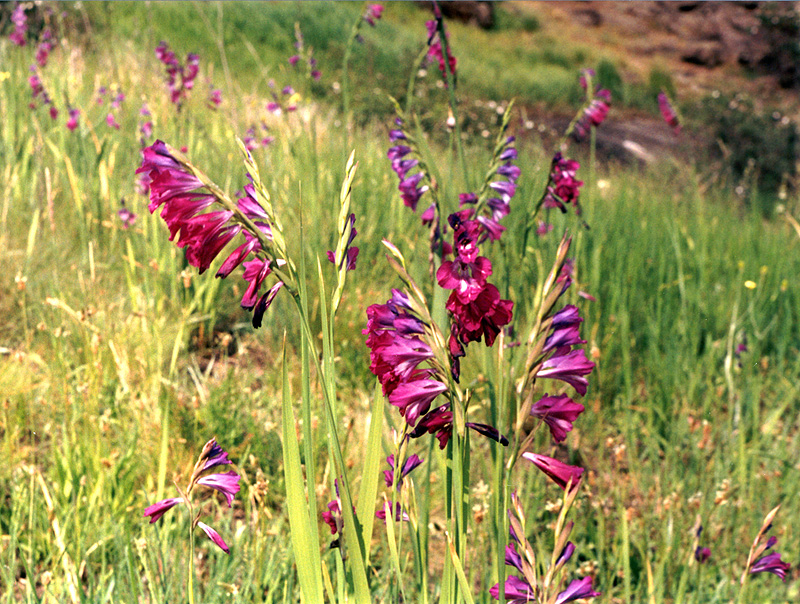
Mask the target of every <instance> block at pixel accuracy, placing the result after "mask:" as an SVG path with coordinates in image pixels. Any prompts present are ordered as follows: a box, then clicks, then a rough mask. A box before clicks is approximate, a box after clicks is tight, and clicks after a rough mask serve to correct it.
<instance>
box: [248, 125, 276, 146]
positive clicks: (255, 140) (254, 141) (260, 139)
mask: <svg viewBox="0 0 800 604" xmlns="http://www.w3.org/2000/svg"><path fill="white" fill-rule="evenodd" d="M261 129H262V130H263V131H265V132H267V131H268V129H267V125H266V124H265V123H263V122H262V123H261ZM274 141H275V137H274V136H259V134H258V133H257V132H256V127H255V126H251V127H250V128H248V129H247V132H245V135H244V138H243V139H242V142H244V146H245V148H246V149H247V150H248V151H255V150H256V149H258V148H259V147H269V146H270V145H271V144H272V143H273V142H274Z"/></svg>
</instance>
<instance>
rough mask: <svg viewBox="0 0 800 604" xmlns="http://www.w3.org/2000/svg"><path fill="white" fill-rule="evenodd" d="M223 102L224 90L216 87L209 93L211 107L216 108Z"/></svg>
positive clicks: (209, 105)
mask: <svg viewBox="0 0 800 604" xmlns="http://www.w3.org/2000/svg"><path fill="white" fill-rule="evenodd" d="M221 104H222V91H221V90H220V89H219V88H214V89H213V90H212V91H211V92H209V93H208V103H207V105H208V107H209V109H216V108H217V107H219V106H220V105H221Z"/></svg>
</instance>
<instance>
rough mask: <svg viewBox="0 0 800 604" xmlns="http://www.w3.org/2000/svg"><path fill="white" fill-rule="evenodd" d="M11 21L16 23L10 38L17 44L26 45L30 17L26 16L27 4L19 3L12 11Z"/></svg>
mask: <svg viewBox="0 0 800 604" xmlns="http://www.w3.org/2000/svg"><path fill="white" fill-rule="evenodd" d="M11 22H12V23H13V24H14V31H12V32H11V35H9V36H8V37H9V39H10V40H11V41H12V42H13V43H14V44H16V45H17V46H25V45H26V44H27V41H26V40H25V34H26V33H28V23H27V22H28V17H26V16H25V6H24V5H23V4H22V3H18V4H17V5H16V6H15V7H14V12H12V13H11Z"/></svg>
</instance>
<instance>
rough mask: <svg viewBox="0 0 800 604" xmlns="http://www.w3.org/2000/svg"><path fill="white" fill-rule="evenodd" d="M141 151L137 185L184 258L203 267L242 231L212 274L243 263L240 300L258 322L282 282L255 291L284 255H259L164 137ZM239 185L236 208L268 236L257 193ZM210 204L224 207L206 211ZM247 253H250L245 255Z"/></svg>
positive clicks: (250, 239)
mask: <svg viewBox="0 0 800 604" xmlns="http://www.w3.org/2000/svg"><path fill="white" fill-rule="evenodd" d="M142 155H143V161H142V165H141V167H140V168H139V169H138V170H136V173H137V174H141V175H142V177H143V178H142V182H141V186H142V187H145V186H146V187H148V188H149V190H150V204H149V205H148V209H149V210H150V213H154V212H155V211H156V210H157V209H158V208H162V210H161V217H162V218H163V219H164V221H165V222H166V223H167V227H168V228H169V232H170V241H172V240H174V239H175V237H176V236H177V237H178V240H177V241H176V245H177V246H178V247H180V248H186V259H187V261H188V262H189V264H191V265H192V266H195V267H197V268H198V269H200V272H201V273H203V272H204V271H205V270H207V269H208V268H209V266H210V265H211V262H212V261H213V260H214V259H215V258H216V257H217V256H218V255H219V253H220V252H221V251H222V250H223V248H225V246H226V245H227V244H228V243H230V242H231V241H232V240H233V239H234V238H235V237H236V236H237V235H239V234H242V235H243V236H244V239H245V242H244V243H242V244H241V245H240V246H239V247H238V248H236V249H235V250H234V251H233V252H232V253H231V254H230V255H229V256H228V257H227V259H226V260H225V261H224V262H223V263H222V266H220V268H219V270H218V271H217V274H216V276H217V277H219V278H225V277H227V276H228V275H230V273H231V272H233V270H234V269H236V268H237V267H238V266H240V265H244V279H245V280H246V281H247V282H248V286H247V289H246V290H245V293H244V296H243V297H242V303H241V305H242V308H245V309H247V310H253V326H254V327H256V328H257V327H260V326H261V321H262V318H263V316H264V313H265V312H266V310H267V308H269V306H270V304H271V303H272V301H273V300H274V299H275V296H276V295H277V293H278V292H279V291H280V289H281V287H283V281H280V280H279V281H277V282H276V283H275V285H273V286H272V287H271V288H270V289H269V290H268V291H267V292H266V293H265V294H263V295H259V294H260V289H261V286H262V285H263V284H264V282H265V280H266V278H267V276H268V275H270V274H271V273H272V271H273V269H274V268H275V267H280V266H284V265H285V264H286V263H285V261H284V260H280V259H279V260H275V261H274V263H273V262H271V261H270V260H269V259H268V258H264V257H263V255H262V254H261V252H263V249H262V247H261V244H260V242H259V240H258V238H257V237H256V235H255V234H254V233H251V232H249V231H247V230H246V229H244V228H243V226H242V223H241V222H240V221H239V220H238V219H235V218H234V215H235V212H233V211H232V210H230V209H227V207H225V205H224V204H222V203H221V201H220V200H219V199H218V198H217V196H216V194H215V193H213V192H212V191H211V190H210V189H209V188H208V187H207V186H206V185H205V184H204V183H203V182H202V181H201V180H200V179H199V178H198V177H197V176H196V174H195V173H194V172H193V171H192V170H190V169H189V167H188V166H187V165H186V164H185V163H183V160H181V161H179V160H178V159H177V158H176V156H175V153H174V152H173V151H172V149H171V148H170V147H169V146H168V145H166V143H164V142H162V141H160V140H159V141H156V142H155V143H154V144H153V145H151V146H149V147H146V148H145V149H143V151H142ZM244 189H245V194H244V196H243V197H242V198H240V199H239V200H238V201H237V203H236V206H237V208H238V210H239V211H240V212H241V214H243V215H244V216H245V217H247V218H248V219H249V220H250V221H251V222H252V223H253V224H254V225H255V227H256V228H258V229H259V231H260V232H261V234H262V235H263V236H264V237H265V238H266V239H267V240H268V241H271V240H272V229H271V226H270V224H269V221H268V217H267V213H266V211H265V210H264V208H263V207H262V206H261V204H260V203H259V202H258V200H257V199H256V193H255V188H254V186H253V184H252V183H248V184H247V185H245V187H244ZM215 204H217V205H222V206H223V207H225V209H222V210H216V211H208V212H207V211H206V210H209V209H210V208H211V206H213V205H215ZM251 255H252V256H253V257H252V259H251V260H247V259H248V257H250V256H251Z"/></svg>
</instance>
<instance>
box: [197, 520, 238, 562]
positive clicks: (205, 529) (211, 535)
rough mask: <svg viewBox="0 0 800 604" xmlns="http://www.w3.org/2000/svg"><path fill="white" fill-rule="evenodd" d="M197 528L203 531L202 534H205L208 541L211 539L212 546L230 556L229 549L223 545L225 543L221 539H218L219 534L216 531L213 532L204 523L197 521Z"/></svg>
mask: <svg viewBox="0 0 800 604" xmlns="http://www.w3.org/2000/svg"><path fill="white" fill-rule="evenodd" d="M197 526H199V527H200V528H201V529H203V532H204V533H205V534H206V536H207V537H208V538H209V539H211V541H213V542H214V545H216V546H218V547H219V548H220V549H221V550H222V551H223V552H225V553H226V554H230V553H231V550H230V548H229V547H228V545H227V544H226V543H225V541H224V540H223V539H222V537H220V535H219V533H218V532H217V531H215V530H214V529H213V528H211V527H210V526H208V525H207V524H206V523H205V522H199V521H198V523H197Z"/></svg>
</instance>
